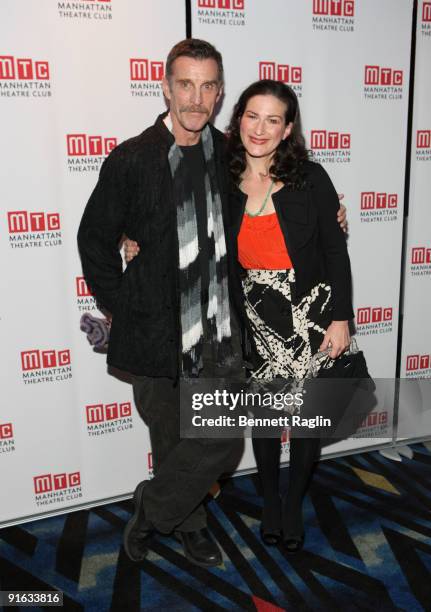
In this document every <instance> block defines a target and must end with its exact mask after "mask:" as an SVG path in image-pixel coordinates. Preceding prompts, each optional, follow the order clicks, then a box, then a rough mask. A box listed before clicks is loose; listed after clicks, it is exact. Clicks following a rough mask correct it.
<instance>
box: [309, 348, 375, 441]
mask: <svg viewBox="0 0 431 612" xmlns="http://www.w3.org/2000/svg"><path fill="white" fill-rule="evenodd" d="M330 351H331V349H326V350H325V351H322V352H320V353H317V354H316V355H314V357H313V358H312V360H311V363H310V367H309V370H308V373H307V379H309V380H308V381H307V382H308V385H307V384H306V388H307V392H308V396H306V397H307V399H306V402H305V403H306V405H307V404H308V408H307V410H308V411H310V410H311V411H312V413H313V414H318V415H319V416H322V417H323V418H325V417H326V418H329V419H330V421H331V426H330V427H329V429H328V430H327V432H326V434H328V435H326V434H325V435H324V443H326V444H330V443H333V442H335V441H339V440H343V439H346V438H350V437H353V436H355V437H358V436H360V431H359V430H360V428H361V425H362V423H363V422H364V421H365V420H366V417H367V416H368V414H369V413H370V412H371V411H372V410H373V408H374V407H375V406H376V405H377V398H376V396H375V393H374V392H375V390H376V385H375V383H374V381H373V379H372V378H371V376H370V373H369V371H368V367H367V362H366V360H365V356H364V353H363V352H362V351H360V350H359V349H358V345H357V343H356V340H355V338H352V339H351V343H350V347H349V349H347V351H345V352H344V353H343V354H342V355H340V356H339V357H337V359H335V360H334V363H333V364H332V365H331V367H329V368H324V367H320V368H319V363H321V361H322V358H323V357H325V356H327V355H328V354H329V353H330Z"/></svg>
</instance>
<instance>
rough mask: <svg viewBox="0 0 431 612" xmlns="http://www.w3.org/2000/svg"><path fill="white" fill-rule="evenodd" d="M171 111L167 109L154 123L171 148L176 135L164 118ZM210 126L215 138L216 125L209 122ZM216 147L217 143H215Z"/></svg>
mask: <svg viewBox="0 0 431 612" xmlns="http://www.w3.org/2000/svg"><path fill="white" fill-rule="evenodd" d="M168 114H169V111H168V110H167V111H165V112H164V113H161V114H160V115H159V116H158V117H157V119H156V121H155V123H154V127H155V128H156V130H157V132H158V133H159V135H160V137H161V138H162V140H163V141H164V142H165V143H166V144H167V145H168V146H169V148H170V147H171V146H172V145H173V144H174V142H175V136H174V135H173V133H172V132H171V131H170V130H169V129H168V128H167V127H166V124H165V122H164V120H165V119H166V117H167V116H168ZM208 125H209V126H210V130H211V134H212V135H213V140H214V139H215V132H216V129H215V127H214V126H213V125H212V124H211V123H209V124H208ZM215 148H216V145H215Z"/></svg>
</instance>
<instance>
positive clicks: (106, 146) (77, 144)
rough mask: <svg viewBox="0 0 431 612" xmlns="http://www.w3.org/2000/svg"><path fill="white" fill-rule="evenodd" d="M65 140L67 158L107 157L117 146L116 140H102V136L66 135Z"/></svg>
mask: <svg viewBox="0 0 431 612" xmlns="http://www.w3.org/2000/svg"><path fill="white" fill-rule="evenodd" d="M66 139H67V154H68V155H69V156H77V155H78V156H81V157H86V156H87V155H109V153H110V152H111V151H112V149H115V147H116V146H117V139H116V138H102V136H87V135H86V134H67V135H66Z"/></svg>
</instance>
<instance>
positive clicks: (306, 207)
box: [228, 80, 353, 552]
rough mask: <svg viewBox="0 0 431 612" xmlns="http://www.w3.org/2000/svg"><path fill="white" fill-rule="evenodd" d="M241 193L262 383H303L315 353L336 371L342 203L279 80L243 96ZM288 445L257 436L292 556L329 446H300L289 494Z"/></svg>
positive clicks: (236, 177) (237, 146)
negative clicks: (283, 472)
mask: <svg viewBox="0 0 431 612" xmlns="http://www.w3.org/2000/svg"><path fill="white" fill-rule="evenodd" d="M228 152H229V158H230V170H231V175H232V180H233V183H234V185H235V189H234V190H233V194H232V198H231V206H230V217H231V218H230V223H231V233H232V236H233V241H234V245H237V256H238V261H239V263H240V265H241V266H242V268H243V271H245V276H244V277H243V281H242V285H243V290H244V300H245V312H246V320H247V323H248V329H249V330H250V332H251V345H252V362H253V366H254V367H253V372H252V376H253V377H254V378H262V379H267V380H268V379H273V378H276V377H281V378H288V379H292V378H293V379H296V380H301V379H303V378H304V377H305V375H306V373H307V371H308V368H309V364H310V360H311V358H312V356H313V355H315V354H316V353H317V352H319V351H323V350H326V349H328V347H330V352H329V356H326V357H323V358H322V360H321V363H320V367H326V368H328V367H331V365H332V364H333V360H334V359H335V358H336V357H338V356H339V355H340V354H341V353H342V352H343V351H344V350H345V349H346V348H347V347H348V346H349V343H350V336H349V326H348V321H349V319H351V318H353V309H352V305H351V298H350V295H351V278H350V264H349V258H348V254H347V248H346V241H345V237H344V234H343V231H342V229H341V228H340V227H339V225H338V223H337V220H336V216H337V215H336V213H337V209H338V207H339V203H338V197H337V194H336V192H335V189H334V187H333V186H332V183H331V181H330V179H329V177H328V175H327V174H326V172H325V171H324V170H323V168H322V167H321V166H320V165H318V164H316V163H313V162H311V161H309V159H308V154H307V151H306V149H305V144H304V138H303V135H302V133H301V122H300V114H299V107H298V101H297V98H296V95H295V93H294V92H293V90H292V89H291V88H290V87H288V86H287V85H284V84H283V83H280V82H278V81H271V80H262V81H258V82H256V83H253V84H252V85H250V86H249V87H247V89H246V90H245V91H244V92H243V93H242V94H241V96H240V98H239V100H238V103H237V104H236V106H235V108H234V111H233V115H232V119H231V122H230V126H229V145H228ZM280 444H281V442H280V438H279V437H278V438H258V437H253V450H254V453H255V457H256V463H257V468H258V472H259V476H260V481H261V484H262V490H263V500H264V505H263V513H262V525H261V535H262V538H263V540H264V541H265V543H267V544H269V545H271V544H276V543H277V542H278V541H279V539H280V537H281V534H283V541H284V544H285V547H286V549H287V550H288V551H289V552H295V551H296V550H299V549H300V548H301V546H302V543H303V531H304V527H303V520H302V501H303V497H304V494H305V490H306V487H307V483H308V480H309V477H310V474H311V470H312V466H313V462H314V461H315V459H316V458H317V453H318V450H319V440H318V439H317V438H314V439H311V438H310V439H304V438H295V437H293V438H292V439H291V444H290V469H289V486H288V491H287V494H286V495H285V496H284V498H283V503H281V500H280V496H279V485H278V476H279V462H280Z"/></svg>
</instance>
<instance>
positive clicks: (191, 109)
mask: <svg viewBox="0 0 431 612" xmlns="http://www.w3.org/2000/svg"><path fill="white" fill-rule="evenodd" d="M180 110H181V112H182V113H202V114H203V115H209V112H208V109H207V108H205V107H204V106H182V107H181V109H180Z"/></svg>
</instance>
